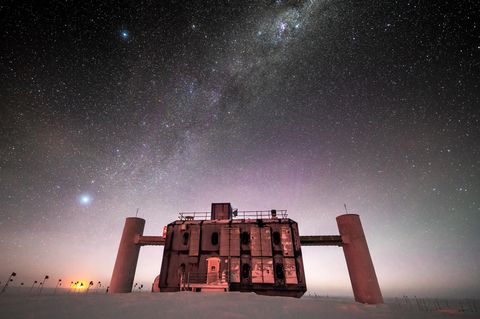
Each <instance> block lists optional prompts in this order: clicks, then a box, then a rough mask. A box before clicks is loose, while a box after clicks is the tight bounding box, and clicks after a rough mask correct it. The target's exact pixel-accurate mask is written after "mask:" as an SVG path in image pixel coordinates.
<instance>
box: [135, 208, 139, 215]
mask: <svg viewBox="0 0 480 319" xmlns="http://www.w3.org/2000/svg"><path fill="white" fill-rule="evenodd" d="M135 217H138V208H137V212H136V213H135Z"/></svg>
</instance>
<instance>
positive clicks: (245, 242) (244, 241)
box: [241, 231, 250, 245]
mask: <svg viewBox="0 0 480 319" xmlns="http://www.w3.org/2000/svg"><path fill="white" fill-rule="evenodd" d="M241 237H242V238H241V240H242V245H248V244H249V243H250V234H249V233H248V232H246V231H244V232H243V233H242V236H241Z"/></svg>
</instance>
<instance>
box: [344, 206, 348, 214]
mask: <svg viewBox="0 0 480 319" xmlns="http://www.w3.org/2000/svg"><path fill="white" fill-rule="evenodd" d="M343 207H345V213H347V214H348V210H347V204H345V203H344V204H343Z"/></svg>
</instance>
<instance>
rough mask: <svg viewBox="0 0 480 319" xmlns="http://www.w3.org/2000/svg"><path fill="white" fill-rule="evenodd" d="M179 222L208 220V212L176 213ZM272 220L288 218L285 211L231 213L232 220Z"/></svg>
mask: <svg viewBox="0 0 480 319" xmlns="http://www.w3.org/2000/svg"><path fill="white" fill-rule="evenodd" d="M178 215H179V217H178V218H179V219H180V220H210V219H211V215H212V214H211V213H210V212H180V213H178ZM272 218H288V214H287V210H286V209H282V210H276V209H272V210H244V211H236V210H234V211H233V212H232V219H272Z"/></svg>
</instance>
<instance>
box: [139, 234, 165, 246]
mask: <svg viewBox="0 0 480 319" xmlns="http://www.w3.org/2000/svg"><path fill="white" fill-rule="evenodd" d="M135 244H137V245H140V246H165V238H164V237H162V236H140V235H138V236H137V237H136V238H135Z"/></svg>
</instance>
